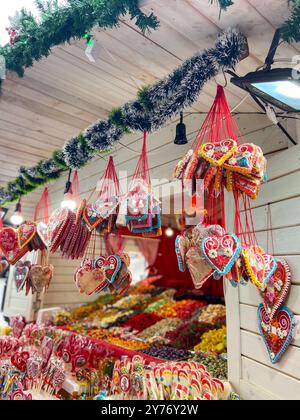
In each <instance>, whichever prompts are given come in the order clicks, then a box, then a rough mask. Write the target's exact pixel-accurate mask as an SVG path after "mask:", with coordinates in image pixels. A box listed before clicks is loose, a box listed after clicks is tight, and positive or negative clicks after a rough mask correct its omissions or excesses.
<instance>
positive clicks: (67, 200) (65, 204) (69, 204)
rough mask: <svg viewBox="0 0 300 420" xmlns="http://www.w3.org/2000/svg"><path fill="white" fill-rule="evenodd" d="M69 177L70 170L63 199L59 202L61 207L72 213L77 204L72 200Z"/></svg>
mask: <svg viewBox="0 0 300 420" xmlns="http://www.w3.org/2000/svg"><path fill="white" fill-rule="evenodd" d="M71 175H72V170H71V169H70V171H69V177H68V180H67V183H66V187H65V192H64V199H63V201H62V202H61V207H62V208H67V209H69V210H71V211H74V210H75V209H76V207H77V204H76V201H75V200H73V194H72V182H71Z"/></svg>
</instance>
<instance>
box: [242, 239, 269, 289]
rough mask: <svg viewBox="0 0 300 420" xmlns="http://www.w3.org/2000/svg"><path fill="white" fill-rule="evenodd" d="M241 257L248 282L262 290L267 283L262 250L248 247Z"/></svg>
mask: <svg viewBox="0 0 300 420" xmlns="http://www.w3.org/2000/svg"><path fill="white" fill-rule="evenodd" d="M242 255H243V258H244V263H245V269H246V273H247V274H248V276H249V278H250V281H251V282H252V283H253V284H254V285H255V286H257V287H258V288H259V289H260V290H264V289H265V287H266V285H267V283H266V263H265V259H264V252H263V250H262V249H261V248H260V247H256V246H250V247H247V248H244V249H243V252H242Z"/></svg>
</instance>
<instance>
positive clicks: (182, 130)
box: [174, 112, 188, 146]
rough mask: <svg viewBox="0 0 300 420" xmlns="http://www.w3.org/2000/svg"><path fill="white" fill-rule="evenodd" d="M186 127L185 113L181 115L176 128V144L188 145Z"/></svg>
mask: <svg viewBox="0 0 300 420" xmlns="http://www.w3.org/2000/svg"><path fill="white" fill-rule="evenodd" d="M187 142H188V140H187V136H186V125H185V124H184V122H183V112H181V113H180V123H179V124H177V126H176V137H175V141H174V143H175V144H177V145H179V146H182V145H184V144H187Z"/></svg>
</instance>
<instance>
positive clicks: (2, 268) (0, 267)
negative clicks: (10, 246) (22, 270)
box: [0, 260, 9, 274]
mask: <svg viewBox="0 0 300 420" xmlns="http://www.w3.org/2000/svg"><path fill="white" fill-rule="evenodd" d="M8 267H9V263H8V262H7V261H6V260H2V261H0V274H2V273H3V272H4V271H5V270H6V269H7V268H8Z"/></svg>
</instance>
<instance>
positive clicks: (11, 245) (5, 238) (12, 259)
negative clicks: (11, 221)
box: [0, 227, 28, 265]
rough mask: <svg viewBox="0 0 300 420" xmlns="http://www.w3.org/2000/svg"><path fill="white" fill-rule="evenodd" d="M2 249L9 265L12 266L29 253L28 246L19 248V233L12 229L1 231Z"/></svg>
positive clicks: (0, 246) (0, 243) (0, 245)
mask: <svg viewBox="0 0 300 420" xmlns="http://www.w3.org/2000/svg"><path fill="white" fill-rule="evenodd" d="M0 249H1V250H2V252H3V254H4V256H5V258H6V259H7V261H8V262H9V264H12V265H14V264H15V263H16V262H17V261H19V260H20V259H21V258H22V257H23V256H24V255H25V254H26V253H27V252H28V248H27V246H24V247H23V248H22V249H21V248H20V247H19V245H18V234H17V231H16V230H15V229H13V228H11V227H6V228H2V229H1V230H0Z"/></svg>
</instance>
